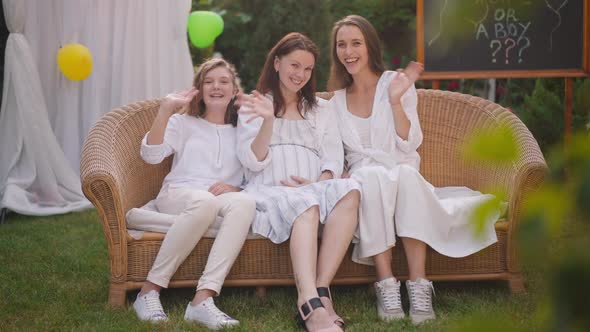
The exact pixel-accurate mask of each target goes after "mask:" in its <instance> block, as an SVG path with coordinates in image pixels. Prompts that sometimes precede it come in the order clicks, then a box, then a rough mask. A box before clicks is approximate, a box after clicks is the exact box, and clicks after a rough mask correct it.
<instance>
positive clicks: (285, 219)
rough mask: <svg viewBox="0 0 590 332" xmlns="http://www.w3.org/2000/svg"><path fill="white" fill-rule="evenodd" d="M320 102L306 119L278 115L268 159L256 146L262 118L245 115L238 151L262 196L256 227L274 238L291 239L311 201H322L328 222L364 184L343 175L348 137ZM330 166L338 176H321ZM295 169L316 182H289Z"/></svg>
mask: <svg viewBox="0 0 590 332" xmlns="http://www.w3.org/2000/svg"><path fill="white" fill-rule="evenodd" d="M318 102H319V103H320V105H318V107H316V108H314V109H312V110H310V111H308V112H307V113H306V115H305V119H302V120H288V119H282V118H277V119H275V121H274V125H273V134H272V138H271V143H270V146H269V152H268V155H267V157H266V158H265V159H264V160H263V161H258V160H257V158H256V156H255V155H254V153H253V152H252V149H251V145H252V141H253V140H254V138H255V137H256V135H257V134H258V131H259V129H260V126H261V125H262V119H260V118H258V119H256V120H255V121H252V122H251V123H246V121H245V120H246V119H247V118H248V117H249V116H245V117H244V116H240V118H239V121H238V142H239V143H238V157H239V158H240V161H241V162H242V164H243V165H244V166H245V168H246V171H245V173H246V181H247V185H246V188H245V191H246V193H248V194H249V195H251V196H252V197H254V198H255V199H256V210H257V211H256V218H255V219H254V222H253V223H252V232H253V233H255V234H259V235H262V236H264V237H266V238H268V239H270V240H271V241H272V242H274V243H282V242H284V241H286V240H287V239H288V238H289V236H290V234H291V229H292V227H293V223H294V222H295V219H296V218H297V217H298V216H299V215H301V214H302V213H303V212H305V211H306V210H307V209H309V208H310V207H312V206H316V205H317V206H318V207H319V210H320V222H322V223H325V222H326V218H327V216H328V215H329V214H330V212H331V211H332V209H333V208H334V206H335V205H336V204H337V203H338V201H339V200H340V199H341V198H342V197H344V196H345V195H346V194H347V193H348V192H350V191H351V190H355V189H356V190H359V189H360V186H359V185H358V183H357V182H356V181H354V180H352V179H337V178H338V177H340V175H341V174H342V169H343V164H344V159H343V155H344V151H343V148H342V140H341V138H340V135H339V131H338V128H337V126H335V125H334V124H335V123H336V119H335V116H334V114H333V113H332V114H330V113H329V111H328V109H326V107H325V106H326V102H325V101H323V100H318ZM325 170H329V171H331V172H332V173H333V174H334V177H335V179H332V180H325V181H319V182H316V181H317V180H318V178H319V177H320V175H321V173H322V172H323V171H325ZM291 175H296V176H300V177H303V178H306V179H309V180H310V181H312V182H313V183H311V184H309V185H306V186H303V187H298V188H292V187H287V186H283V185H282V184H281V180H290V176H291Z"/></svg>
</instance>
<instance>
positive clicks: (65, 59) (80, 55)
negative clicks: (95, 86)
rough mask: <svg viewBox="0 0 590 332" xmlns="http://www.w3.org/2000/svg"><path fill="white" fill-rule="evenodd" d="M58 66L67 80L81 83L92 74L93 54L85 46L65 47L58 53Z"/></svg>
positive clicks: (70, 45) (72, 45) (69, 45)
mask: <svg viewBox="0 0 590 332" xmlns="http://www.w3.org/2000/svg"><path fill="white" fill-rule="evenodd" d="M57 66H58V67H59V70H61V72H62V73H63V74H64V75H65V76H66V77H67V78H69V79H71V80H72V81H81V80H83V79H85V78H86V77H88V76H89V75H90V73H92V54H91V53H90V51H89V50H88V48H86V47H85V46H84V45H80V44H67V45H64V47H62V48H60V49H59V51H57Z"/></svg>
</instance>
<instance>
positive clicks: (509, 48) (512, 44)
mask: <svg viewBox="0 0 590 332" xmlns="http://www.w3.org/2000/svg"><path fill="white" fill-rule="evenodd" d="M508 44H510V46H508V47H506V64H509V63H510V62H509V61H508V57H509V55H508V52H510V50H511V49H513V48H514V47H515V46H516V42H515V41H514V39H512V38H508V39H506V40H505V41H504V45H508Z"/></svg>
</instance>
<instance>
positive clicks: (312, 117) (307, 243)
mask: <svg viewBox="0 0 590 332" xmlns="http://www.w3.org/2000/svg"><path fill="white" fill-rule="evenodd" d="M317 57H318V48H317V46H316V45H315V44H314V43H313V42H312V41H311V40H310V39H309V38H307V37H306V36H304V35H302V34H300V33H290V34H288V35H286V36H285V37H283V38H282V39H281V40H280V41H279V42H278V43H277V44H276V45H275V46H274V47H273V48H272V50H271V51H270V52H269V53H268V56H267V58H266V63H265V64H264V68H263V69H262V73H261V74H260V78H259V80H258V85H257V91H254V92H253V94H252V95H244V96H242V97H241V98H240V102H241V104H242V108H241V109H240V117H239V122H238V138H239V144H240V145H239V148H238V155H239V158H240V160H241V161H242V163H243V164H244V166H245V167H246V168H247V169H246V179H247V181H248V185H247V187H246V189H245V191H246V192H247V193H248V194H250V195H252V196H254V197H255V198H256V205H257V215H256V219H255V221H254V223H253V224H252V231H253V232H254V233H257V234H260V235H262V236H264V237H267V238H269V239H270V240H271V241H273V242H274V243H281V242H284V241H286V240H287V239H289V237H290V252H291V260H292V264H293V272H294V278H295V282H296V287H297V295H298V298H297V307H298V309H299V315H300V318H301V319H302V320H303V321H304V322H305V326H306V328H307V329H308V330H310V331H341V328H340V327H339V326H338V325H343V324H344V322H343V320H342V318H340V317H339V316H338V315H337V314H336V313H335V311H334V309H333V306H332V301H331V297H330V291H329V286H330V282H331V281H332V279H333V278H334V275H335V274H336V270H337V269H338V267H339V266H340V262H341V261H342V258H343V257H344V255H345V253H346V250H347V248H348V245H349V244H350V241H351V239H352V236H353V233H354V230H355V228H356V226H357V210H358V201H359V191H358V184H357V183H356V182H355V181H353V180H351V179H337V180H336V179H334V178H338V177H340V174H341V173H342V169H343V162H344V160H343V154H344V151H343V149H342V141H341V138H340V136H339V133H338V128H337V127H336V126H335V125H334V124H335V121H336V120H335V118H334V114H333V113H332V112H329V111H328V110H327V109H325V107H324V106H323V105H322V102H320V101H319V100H317V99H316V97H315V78H314V73H315V71H314V65H315V63H316V60H317ZM323 103H324V105H325V101H324V102H323ZM320 223H321V224H323V225H324V226H323V231H322V241H321V246H320V248H319V256H318V248H317V244H318V242H317V240H318V227H319V224H320Z"/></svg>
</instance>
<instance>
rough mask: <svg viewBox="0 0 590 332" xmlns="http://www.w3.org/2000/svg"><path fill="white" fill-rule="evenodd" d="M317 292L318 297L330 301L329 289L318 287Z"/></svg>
mask: <svg viewBox="0 0 590 332" xmlns="http://www.w3.org/2000/svg"><path fill="white" fill-rule="evenodd" d="M317 291H318V295H319V296H320V297H327V298H329V299H330V301H332V293H331V292H330V288H329V287H318V288H317Z"/></svg>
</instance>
